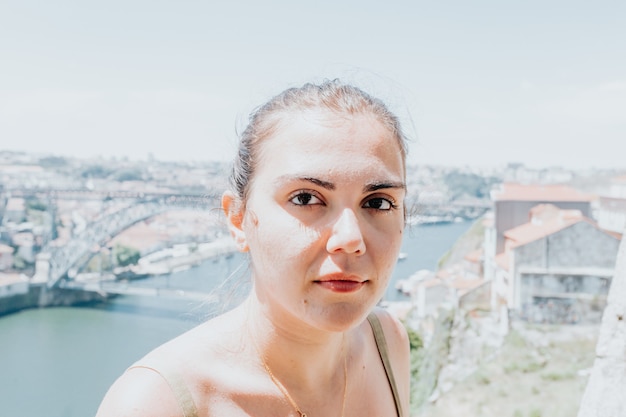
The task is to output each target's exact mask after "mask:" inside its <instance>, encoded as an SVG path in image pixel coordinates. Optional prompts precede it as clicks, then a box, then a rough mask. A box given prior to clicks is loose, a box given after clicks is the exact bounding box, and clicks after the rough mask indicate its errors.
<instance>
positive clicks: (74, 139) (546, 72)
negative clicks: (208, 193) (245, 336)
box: [0, 0, 626, 168]
mask: <svg viewBox="0 0 626 417" xmlns="http://www.w3.org/2000/svg"><path fill="white" fill-rule="evenodd" d="M335 77H339V78H342V79H345V80H346V81H350V82H355V83H356V84H358V85H360V86H361V87H363V88H365V89H366V90H368V91H370V92H372V93H373V94H374V95H378V96H381V97H382V98H383V99H384V100H386V101H387V102H388V103H389V104H390V105H391V107H392V108H394V110H396V111H397V112H398V113H399V114H400V116H401V117H402V118H403V119H404V120H405V127H406V130H407V132H408V134H409V136H410V137H411V138H412V139H413V141H414V143H413V144H412V145H411V154H410V161H411V162H417V163H437V164H469V165H489V166H494V165H502V164H505V163H506V162H509V161H519V162H525V163H527V164H529V165H531V166H546V165H564V166H572V167H590V166H596V167H624V168H626V2H624V1H602V0H601V1H596V2H591V1H575V0H565V1H561V0H559V1H549V0H542V1H537V0H530V1H517V2H512V1H483V0H474V1H461V0H455V1H421V0H420V1H387V2H384V3H383V2H374V1H363V0H362V1H343V2H340V1H334V2H333V1H328V0H322V1H317V2H307V3H304V2H296V1H278V0H272V1H265V2H259V1H239V2H237V1H232V2H219V3H218V2H215V1H213V2H211V1H156V0H142V1H139V0H137V1H133V0H124V1H122V0H110V1H106V2H92V1H84V0H82V1H79V0H56V1H28V0H0V149H13V150H28V151H43V152H48V151H50V152H55V153H57V154H66V155H77V156H91V155H98V154H103V155H105V156H108V155H127V156H130V157H132V158H145V157H146V156H147V154H148V152H151V153H153V154H154V156H155V157H157V158H158V159H168V160H169V159H194V160H210V159H220V160H225V159H226V160H227V159H230V158H231V156H232V155H233V154H234V146H235V145H234V144H235V141H236V133H235V132H236V127H237V126H241V124H242V123H243V122H244V121H245V118H246V117H247V114H248V113H249V111H250V110H251V109H252V108H253V107H254V106H256V105H258V104H260V103H262V102H263V101H264V100H266V99H267V98H268V97H270V96H271V95H273V94H275V93H278V92H279V91H281V90H282V89H284V88H286V87H289V86H293V85H299V84H302V83H303V82H306V81H309V80H320V79H323V78H335Z"/></svg>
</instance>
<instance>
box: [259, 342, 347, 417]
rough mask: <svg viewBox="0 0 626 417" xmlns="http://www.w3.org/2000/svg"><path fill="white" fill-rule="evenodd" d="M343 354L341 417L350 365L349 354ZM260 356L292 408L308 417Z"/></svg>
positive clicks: (302, 415)
mask: <svg viewBox="0 0 626 417" xmlns="http://www.w3.org/2000/svg"><path fill="white" fill-rule="evenodd" d="M344 337H345V336H344ZM344 348H345V339H344V343H343V344H342V347H341V350H342V352H343V351H344ZM343 353H344V355H343V399H342V401H341V417H344V411H345V407H346V394H347V392H348V363H347V362H348V359H347V358H348V354H347V352H343ZM260 356H261V360H262V361H263V366H264V367H265V370H266V371H267V374H268V375H269V376H270V378H271V379H272V382H273V383H274V385H276V386H277V387H278V389H279V390H280V391H281V392H282V393H283V395H284V396H285V398H287V400H289V403H291V406H292V407H293V408H294V410H296V412H297V413H298V414H299V415H300V417H307V415H306V413H305V412H304V411H302V410H301V409H300V407H298V404H296V402H295V401H294V399H293V398H291V395H289V391H287V388H285V386H284V385H283V384H282V383H281V382H280V381H279V380H278V378H276V377H275V376H274V373H273V372H272V370H271V369H270V367H269V366H268V365H267V362H266V361H265V357H264V356H263V355H260Z"/></svg>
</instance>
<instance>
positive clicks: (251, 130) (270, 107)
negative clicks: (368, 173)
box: [230, 79, 407, 204]
mask: <svg viewBox="0 0 626 417" xmlns="http://www.w3.org/2000/svg"><path fill="white" fill-rule="evenodd" d="M312 109H321V110H328V111H331V112H334V113H336V114H340V115H357V114H361V115H371V116H374V117H375V118H376V120H378V121H379V122H380V123H381V124H382V125H383V126H384V127H385V128H387V129H388V130H389V132H390V133H391V134H392V135H393V136H394V138H395V139H396V141H397V143H398V145H399V147H400V150H401V153H402V160H403V161H404V160H405V157H406V154H407V145H406V138H405V136H404V133H403V132H402V129H401V127H400V121H399V119H398V117H397V116H396V115H395V114H393V113H392V112H391V111H390V110H389V109H388V108H387V106H386V105H385V104H384V103H383V102H382V101H381V100H379V99H377V98H375V97H372V96H370V95H369V94H368V93H366V92H364V91H363V90H361V89H360V88H358V87H354V86H352V85H349V84H343V83H342V82H340V81H339V80H337V79H335V80H328V81H324V82H323V83H321V84H313V83H307V84H304V85H303V86H302V87H294V88H289V89H287V90H285V91H283V92H282V93H280V94H278V95H277V96H275V97H273V98H271V99H270V100H269V101H268V102H267V103H265V104H263V105H262V106H260V107H258V108H256V110H255V111H253V112H252V114H251V115H250V118H249V120H248V125H247V127H246V129H245V130H244V131H243V133H242V134H241V137H240V139H239V148H238V152H237V157H236V159H235V162H234V165H233V171H232V175H231V179H230V182H231V187H232V188H233V191H234V192H235V194H236V195H237V197H238V198H239V199H240V200H241V202H243V203H244V204H245V202H246V200H247V197H248V193H249V187H250V182H251V180H252V178H253V176H254V172H255V168H256V163H257V161H258V154H259V144H260V143H261V142H262V141H263V140H264V139H267V138H268V137H270V136H272V134H274V133H275V131H276V130H277V129H278V127H279V123H280V121H281V120H282V119H281V118H282V117H286V116H288V115H289V113H293V112H302V111H306V110H312Z"/></svg>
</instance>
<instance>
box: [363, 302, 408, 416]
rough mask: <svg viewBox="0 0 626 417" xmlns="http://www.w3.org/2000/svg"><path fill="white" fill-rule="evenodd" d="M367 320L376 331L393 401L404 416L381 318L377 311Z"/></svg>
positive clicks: (398, 411)
mask: <svg viewBox="0 0 626 417" xmlns="http://www.w3.org/2000/svg"><path fill="white" fill-rule="evenodd" d="M367 320H368V321H369V322H370V326H372V331H373V332H374V340H376V347H377V348H378V353H379V354H380V359H381V360H382V361H383V367H384V368H385V373H386V374H387V380H388V381H389V386H390V387H391V392H392V394H393V401H394V402H395V404H396V411H397V413H398V417H403V416H404V414H403V413H402V404H401V403H400V393H399V392H398V387H397V386H396V379H395V377H394V376H393V369H392V368H391V362H390V361H389V349H388V348H387V341H386V340H385V333H384V332H383V326H382V325H381V324H380V320H379V319H378V316H376V314H375V313H370V314H369V315H368V316H367Z"/></svg>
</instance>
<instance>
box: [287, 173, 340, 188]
mask: <svg viewBox="0 0 626 417" xmlns="http://www.w3.org/2000/svg"><path fill="white" fill-rule="evenodd" d="M292 181H303V182H310V183H311V184H315V185H317V186H320V187H322V188H325V189H327V190H330V191H333V190H335V188H337V187H335V184H333V183H332V182H328V181H324V180H320V179H319V178H315V177H306V176H304V177H298V176H291V175H283V176H281V177H279V178H278V182H292Z"/></svg>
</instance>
